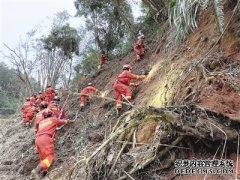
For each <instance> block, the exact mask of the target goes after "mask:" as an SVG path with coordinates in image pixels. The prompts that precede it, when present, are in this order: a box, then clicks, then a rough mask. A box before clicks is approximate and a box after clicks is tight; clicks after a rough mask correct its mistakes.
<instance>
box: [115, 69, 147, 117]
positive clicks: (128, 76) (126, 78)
mask: <svg viewBox="0 0 240 180" xmlns="http://www.w3.org/2000/svg"><path fill="white" fill-rule="evenodd" d="M131 71H132V67H131V66H130V65H129V64H125V65H124V66H123V72H122V73H121V74H120V75H118V77H117V79H116V81H115V83H114V84H113V88H114V90H115V95H116V99H117V105H116V108H117V112H118V115H120V114H121V113H122V111H121V110H122V100H123V96H124V97H125V98H126V99H127V100H128V101H130V100H131V99H132V91H131V89H130V87H129V86H135V87H136V86H138V84H137V83H131V82H130V81H131V80H132V79H144V78H145V77H146V76H145V75H136V74H133V73H132V72H131Z"/></svg>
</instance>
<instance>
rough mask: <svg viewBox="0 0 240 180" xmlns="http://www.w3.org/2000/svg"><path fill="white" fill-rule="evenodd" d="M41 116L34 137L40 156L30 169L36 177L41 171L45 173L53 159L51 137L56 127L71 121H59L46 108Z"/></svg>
mask: <svg viewBox="0 0 240 180" xmlns="http://www.w3.org/2000/svg"><path fill="white" fill-rule="evenodd" d="M43 117H44V118H45V119H43V120H41V121H40V122H39V124H38V130H37V134H36V139H35V144H36V147H37V151H38V153H39V157H40V163H39V164H38V166H37V167H36V168H35V169H33V170H32V174H33V176H34V177H35V178H36V179H40V175H41V173H46V172H47V171H48V169H49V167H50V166H51V165H52V163H53V161H54V158H55V153H54V141H53V138H52V137H53V135H54V133H55V131H56V128H57V127H58V126H61V125H64V124H67V123H69V122H72V121H70V120H65V119H64V120H61V121H59V120H58V119H57V117H54V116H53V112H52V111H51V110H50V109H48V108H47V109H46V110H45V111H44V112H43Z"/></svg>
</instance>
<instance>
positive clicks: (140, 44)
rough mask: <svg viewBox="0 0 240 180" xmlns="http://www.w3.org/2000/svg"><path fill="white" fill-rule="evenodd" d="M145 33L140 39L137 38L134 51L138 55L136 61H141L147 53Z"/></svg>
mask: <svg viewBox="0 0 240 180" xmlns="http://www.w3.org/2000/svg"><path fill="white" fill-rule="evenodd" d="M144 39H145V37H144V35H141V37H140V39H139V40H137V42H136V43H135V45H134V52H135V54H136V56H137V59H136V61H137V62H140V61H141V60H142V58H143V55H144V53H145V47H144Z"/></svg>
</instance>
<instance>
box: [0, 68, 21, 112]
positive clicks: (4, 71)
mask: <svg viewBox="0 0 240 180" xmlns="http://www.w3.org/2000/svg"><path fill="white" fill-rule="evenodd" d="M22 89H23V87H22V85H21V81H20V80H19V79H18V77H17V75H16V74H15V71H14V70H13V69H9V68H8V67H7V66H6V65H5V64H4V63H1V64H0V115H9V114H13V113H15V111H16V109H17V107H18V104H19V101H20V99H21V97H22V94H21V92H22V91H21V90H22Z"/></svg>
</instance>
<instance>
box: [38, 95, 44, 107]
mask: <svg viewBox="0 0 240 180" xmlns="http://www.w3.org/2000/svg"><path fill="white" fill-rule="evenodd" d="M43 100H44V96H43V95H42V94H38V95H37V100H36V104H37V105H39V104H40V103H41V102H42V101H43Z"/></svg>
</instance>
